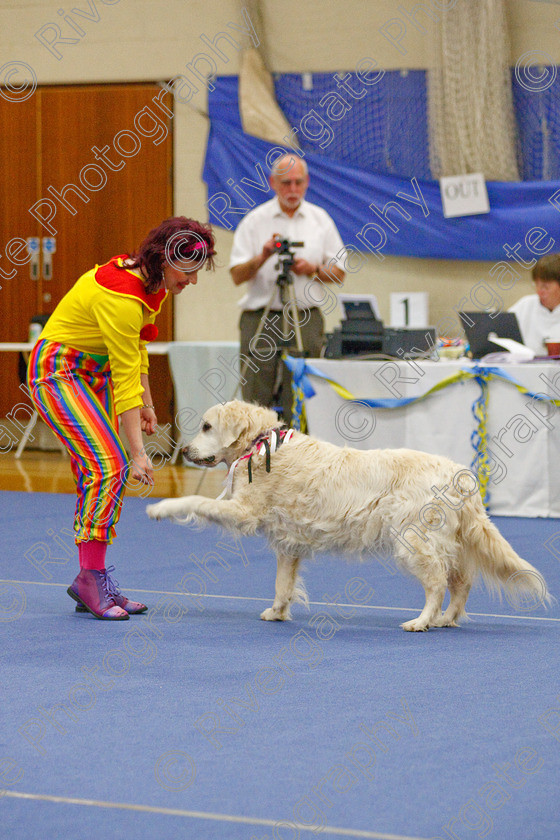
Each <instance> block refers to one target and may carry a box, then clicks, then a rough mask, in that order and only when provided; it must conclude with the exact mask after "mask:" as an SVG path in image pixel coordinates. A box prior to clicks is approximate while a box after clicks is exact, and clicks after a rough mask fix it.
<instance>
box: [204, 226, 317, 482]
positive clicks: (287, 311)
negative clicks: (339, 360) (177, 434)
mask: <svg viewBox="0 0 560 840" xmlns="http://www.w3.org/2000/svg"><path fill="white" fill-rule="evenodd" d="M275 245H276V248H277V249H278V262H277V264H276V269H277V271H278V276H277V278H276V282H275V286H274V288H273V290H272V293H271V295H270V298H269V300H268V303H267V304H266V306H265V308H264V311H263V314H262V316H261V319H260V321H259V325H258V327H257V331H256V332H255V334H254V336H253V338H252V339H251V341H250V346H251V345H253V347H254V348H256V347H257V345H258V342H259V340H260V339H261V337H262V335H263V333H264V330H265V327H266V324H267V323H269V316H270V312H271V310H272V304H273V303H274V301H275V299H276V293H277V292H279V295H280V303H281V304H282V309H281V311H280V326H279V327H278V325H277V324H275V325H274V332H275V335H277V336H278V335H280V336H281V338H280V339H279V341H278V342H277V343H276V351H275V357H276V378H275V382H274V388H273V395H274V396H275V397H276V396H278V395H279V394H280V393H281V387H282V384H283V380H284V376H285V373H286V371H285V370H284V363H283V361H282V356H283V353H284V351H285V350H286V349H287V348H288V347H289V346H290V343H291V339H292V337H293V336H294V335H295V339H296V350H292V354H293V355H294V356H298V357H303V355H304V350H303V340H302V336H301V324H300V320H299V311H298V306H297V300H296V296H295V292H294V281H293V276H292V266H293V264H294V254H293V253H292V251H291V250H290V249H291V248H303V245H304V243H303V242H288V240H287V239H280V238H279V237H275ZM272 311H274V312H276V310H272ZM290 326H291V327H293V333H292V334H290V332H289V327H290ZM249 353H251V349H250V348H249ZM251 363H252V362H251V359H250V358H249V357H246V358H245V360H244V361H243V364H242V365H241V368H240V371H239V377H238V379H237V383H236V386H235V390H234V391H233V393H232V395H231V397H230V399H232V400H233V399H235V397H236V395H237V393H238V391H239V389H240V387H241V385H242V384H243V383H244V381H245V374H246V373H247V370H248V368H249V366H250V364H251ZM205 476H206V470H203V472H202V475H201V477H200V479H199V482H198V485H197V488H196V492H197V493H198V492H199V490H200V488H201V486H202V483H203V481H204V478H205Z"/></svg>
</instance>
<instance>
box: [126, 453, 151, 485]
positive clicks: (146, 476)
mask: <svg viewBox="0 0 560 840" xmlns="http://www.w3.org/2000/svg"><path fill="white" fill-rule="evenodd" d="M130 475H131V476H132V478H133V479H135V481H140V482H141V483H142V484H150V485H153V483H154V468H153V466H152V462H151V461H150V459H149V458H148V456H147V454H146V450H145V449H142V450H141V451H140V452H137V453H136V454H134V455H133V456H132V459H131V461H130Z"/></svg>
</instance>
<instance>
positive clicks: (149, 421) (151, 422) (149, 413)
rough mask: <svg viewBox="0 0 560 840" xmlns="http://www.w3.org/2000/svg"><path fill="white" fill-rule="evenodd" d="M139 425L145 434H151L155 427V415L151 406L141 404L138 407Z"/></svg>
mask: <svg viewBox="0 0 560 840" xmlns="http://www.w3.org/2000/svg"><path fill="white" fill-rule="evenodd" d="M140 427H141V429H142V431H143V432H146V434H147V435H153V433H154V432H155V430H156V428H157V417H156V413H155V411H154V409H153V408H152V407H151V406H142V408H141V409H140Z"/></svg>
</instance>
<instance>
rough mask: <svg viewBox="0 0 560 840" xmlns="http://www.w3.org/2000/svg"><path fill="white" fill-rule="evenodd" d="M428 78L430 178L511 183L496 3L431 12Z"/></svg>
mask: <svg viewBox="0 0 560 840" xmlns="http://www.w3.org/2000/svg"><path fill="white" fill-rule="evenodd" d="M434 30H435V38H434V44H435V51H434V58H433V61H434V66H433V68H430V70H429V71H428V103H429V105H428V109H429V126H430V132H429V133H430V157H431V171H432V173H433V176H434V177H435V178H440V177H443V176H447V175H459V174H465V173H469V172H482V173H483V174H484V176H485V178H486V179H487V180H492V181H515V180H519V171H518V164H517V143H516V127H515V117H514V112H513V97H512V90H511V74H510V69H509V38H508V32H507V23H506V17H505V2H504V0H468V2H467V0H459V2H457V3H455V4H454V5H453V7H452V8H450V9H449V10H447V9H444V10H442V11H441V12H438V21H437V23H435V24H434Z"/></svg>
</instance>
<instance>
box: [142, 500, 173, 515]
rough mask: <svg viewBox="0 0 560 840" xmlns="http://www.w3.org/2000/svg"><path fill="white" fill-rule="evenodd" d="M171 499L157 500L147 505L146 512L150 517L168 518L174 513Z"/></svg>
mask: <svg viewBox="0 0 560 840" xmlns="http://www.w3.org/2000/svg"><path fill="white" fill-rule="evenodd" d="M169 502H170V500H169V499H164V500H163V501H161V502H155V503H154V504H153V505H146V513H147V514H148V516H149V517H150V519H167V518H168V517H169V516H172V515H173V511H172V510H171V505H170V504H169Z"/></svg>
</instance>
